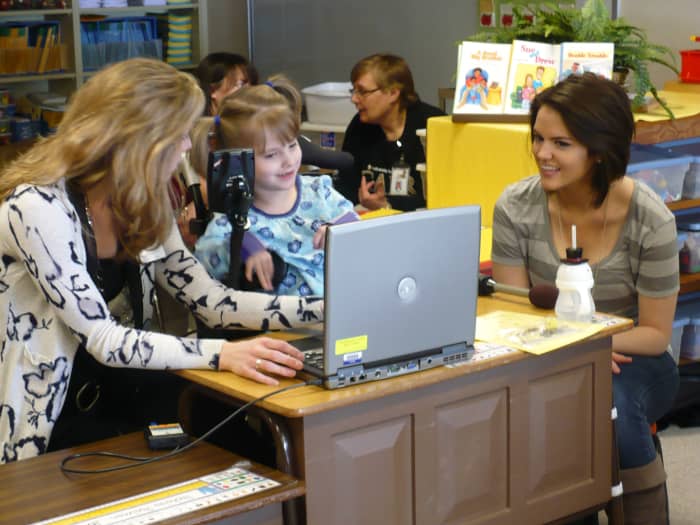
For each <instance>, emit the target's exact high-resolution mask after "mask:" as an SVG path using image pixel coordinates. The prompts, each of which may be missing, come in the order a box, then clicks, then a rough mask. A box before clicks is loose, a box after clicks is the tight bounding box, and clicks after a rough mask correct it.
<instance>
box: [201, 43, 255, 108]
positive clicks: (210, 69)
mask: <svg viewBox="0 0 700 525" xmlns="http://www.w3.org/2000/svg"><path fill="white" fill-rule="evenodd" d="M195 76H196V77H197V79H198V80H199V85H200V87H201V88H202V91H204V94H205V96H206V100H207V107H206V109H205V111H206V114H207V115H215V114H216V113H217V111H218V107H219V104H220V103H221V100H222V99H223V98H224V97H225V96H226V95H229V94H231V93H233V92H234V91H236V90H237V89H240V88H241V87H243V86H248V85H255V84H257V83H258V72H257V70H256V69H255V66H253V65H252V64H251V63H250V62H248V59H246V58H245V57H243V56H241V55H238V54H236V53H228V52H224V51H221V52H217V53H210V54H208V55H207V56H205V57H204V58H203V59H202V60H201V61H200V62H199V65H198V66H197V70H196V71H195Z"/></svg>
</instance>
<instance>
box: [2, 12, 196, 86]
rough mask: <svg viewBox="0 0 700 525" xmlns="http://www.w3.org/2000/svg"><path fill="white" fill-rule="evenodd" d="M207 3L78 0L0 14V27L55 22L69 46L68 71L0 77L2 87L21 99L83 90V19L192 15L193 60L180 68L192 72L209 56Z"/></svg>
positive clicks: (67, 47)
mask: <svg viewBox="0 0 700 525" xmlns="http://www.w3.org/2000/svg"><path fill="white" fill-rule="evenodd" d="M207 1H208V0H195V1H193V2H190V3H186V4H173V5H164V6H143V7H119V8H81V7H79V5H78V4H79V2H78V0H73V1H72V2H71V5H72V6H71V7H67V8H65V9H26V10H9V11H0V23H4V22H16V21H40V20H46V21H56V22H58V24H59V26H60V31H61V37H62V41H63V43H64V44H65V46H66V53H65V58H66V64H65V69H64V70H63V71H60V72H51V73H45V74H39V73H37V74H20V75H7V74H5V75H0V86H2V87H4V88H6V89H10V90H11V91H13V92H14V93H19V94H20V95H22V94H24V93H25V92H28V91H39V90H41V91H53V92H56V93H61V94H64V95H69V94H70V93H72V92H73V91H75V90H76V89H77V88H78V87H80V86H81V85H82V84H83V83H84V82H85V81H86V80H87V78H89V76H90V75H91V74H92V72H91V71H85V70H84V68H83V48H82V43H81V38H80V18H81V16H84V15H99V16H108V17H127V16H142V15H146V14H167V13H169V12H177V13H179V14H191V16H192V60H191V62H190V63H188V64H183V65H180V66H178V67H179V68H180V69H186V70H191V69H194V67H195V66H196V65H197V63H198V62H199V60H200V59H201V58H202V57H204V56H205V55H206V54H207V53H208V52H209V38H208V34H209V31H208V27H207V25H208V23H207V16H206V13H207Z"/></svg>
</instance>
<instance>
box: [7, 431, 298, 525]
mask: <svg viewBox="0 0 700 525" xmlns="http://www.w3.org/2000/svg"><path fill="white" fill-rule="evenodd" d="M97 450H105V451H111V452H122V453H126V454H133V455H138V456H152V455H154V454H157V453H155V452H153V451H151V450H149V449H148V448H147V446H146V441H145V439H144V436H143V434H141V433H134V434H128V435H125V436H120V437H116V438H111V439H107V440H104V441H100V442H96V443H91V444H89V445H84V446H81V447H76V448H72V449H66V450H61V451H57V452H52V453H50V454H45V455H42V456H38V457H35V458H31V459H25V460H22V461H17V462H14V463H7V464H5V465H0V480H2V483H1V484H0V522H2V523H3V524H24V523H30V522H34V521H38V520H45V519H49V518H54V517H58V516H62V515H64V514H67V513H71V512H76V511H79V510H82V509H85V508H89V507H92V506H95V505H100V504H104V503H108V502H111V501H114V500H118V499H123V498H127V497H130V496H134V495H137V494H142V493H144V492H148V491H152V490H156V489H159V488H162V487H165V486H169V485H172V484H175V483H180V482H183V481H188V480H191V479H193V478H196V477H198V476H202V475H205V474H211V473H214V472H217V471H220V470H223V469H226V468H229V467H231V466H232V465H233V464H234V463H236V462H237V461H239V460H242V459H243V458H240V457H239V456H236V455H234V454H231V453H230V452H226V451H224V450H222V449H220V448H218V447H215V446H213V445H210V444H208V443H201V444H198V445H197V446H195V447H194V448H193V449H192V450H189V451H187V452H185V453H183V454H182V456H178V457H174V458H171V459H167V460H164V461H163V462H158V463H154V464H150V465H142V466H139V467H136V468H133V469H127V470H121V471H116V472H109V473H102V474H64V473H63V472H62V471H61V470H60V468H59V463H60V461H61V460H62V459H63V458H64V457H66V456H68V455H70V454H73V453H75V452H88V451H97ZM160 453H161V454H162V452H160ZM113 464H114V460H109V459H105V458H97V457H95V458H89V459H84V460H78V461H76V462H75V464H73V463H71V464H70V466H71V467H76V468H85V469H92V468H101V467H104V466H105V465H113ZM244 468H246V469H248V470H250V471H253V472H256V473H258V474H260V475H262V476H265V477H267V478H271V479H274V480H275V481H278V482H280V483H281V484H282V485H281V486H279V487H276V488H273V489H270V490H267V491H265V492H261V493H259V494H256V495H254V496H248V497H245V498H241V499H236V500H233V501H231V502H227V503H222V504H219V505H214V506H211V507H207V508H205V509H202V510H199V511H197V512H193V513H189V514H185V515H183V516H180V517H178V518H174V519H170V520H167V521H164V522H161V523H169V524H175V523H178V524H195V523H210V522H213V521H218V520H222V519H227V521H226V523H227V524H228V525H236V524H240V525H243V524H245V525H252V524H261V525H263V524H264V525H272V524H281V523H282V518H281V516H282V514H281V509H280V503H281V502H283V501H285V500H288V499H289V498H295V497H298V496H301V495H303V494H304V483H303V482H301V481H298V480H296V479H293V478H291V477H289V476H288V475H286V474H283V473H281V472H279V471H276V470H273V469H271V468H268V467H263V466H261V465H251V466H244Z"/></svg>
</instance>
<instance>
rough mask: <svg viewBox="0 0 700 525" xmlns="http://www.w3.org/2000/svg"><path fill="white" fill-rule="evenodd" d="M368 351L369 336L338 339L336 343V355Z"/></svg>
mask: <svg viewBox="0 0 700 525" xmlns="http://www.w3.org/2000/svg"><path fill="white" fill-rule="evenodd" d="M364 350H367V336H366V335H357V336H355V337H346V338H345V339H338V340H336V342H335V355H343V354H349V353H350V352H363V351H364Z"/></svg>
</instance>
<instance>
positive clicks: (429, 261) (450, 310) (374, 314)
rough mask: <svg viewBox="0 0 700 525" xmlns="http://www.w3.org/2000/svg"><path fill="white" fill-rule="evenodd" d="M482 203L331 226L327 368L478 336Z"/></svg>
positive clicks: (380, 359) (327, 272)
mask: <svg viewBox="0 0 700 525" xmlns="http://www.w3.org/2000/svg"><path fill="white" fill-rule="evenodd" d="M480 218H481V211H480V207H479V206H459V207H453V208H441V209H434V210H422V211H416V212H410V213H402V214H398V215H392V216H388V217H382V218H377V219H369V220H364V221H358V222H353V223H347V224H338V225H334V226H331V227H329V228H328V231H327V234H326V235H327V237H326V252H325V253H326V255H325V256H326V260H325V330H324V337H325V339H324V347H325V367H324V368H325V374H326V375H331V374H333V373H335V371H337V370H338V369H339V368H342V367H347V366H352V365H356V364H362V365H365V366H366V365H368V364H372V363H377V362H391V361H392V360H398V359H400V358H401V357H404V356H408V355H413V354H416V355H420V354H424V353H426V352H427V351H429V350H432V349H437V350H441V349H442V348H443V347H446V346H450V345H454V344H459V343H466V344H467V345H472V344H473V342H474V331H475V323H476V301H477V276H478V273H479V241H480V230H481V219H480Z"/></svg>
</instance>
